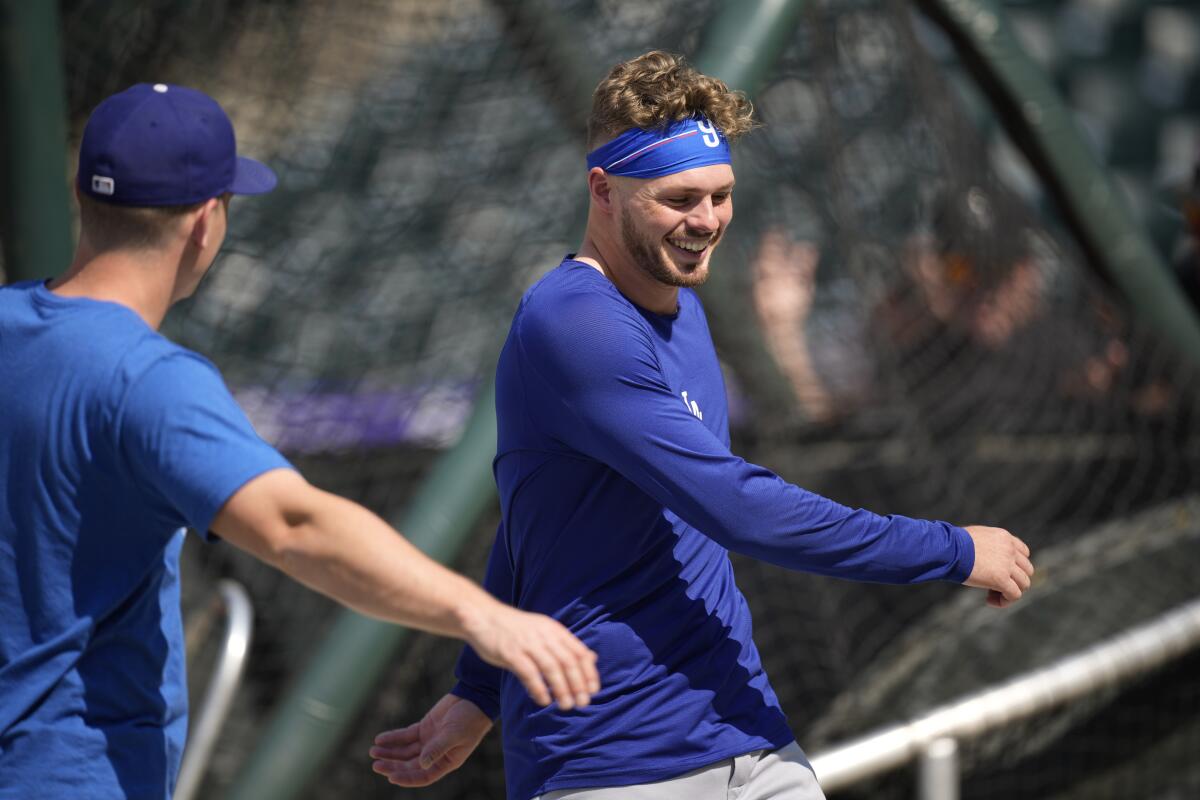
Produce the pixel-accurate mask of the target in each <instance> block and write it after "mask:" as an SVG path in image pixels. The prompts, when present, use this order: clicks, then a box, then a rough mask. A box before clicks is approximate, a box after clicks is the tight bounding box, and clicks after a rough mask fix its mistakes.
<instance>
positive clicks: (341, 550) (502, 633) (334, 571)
mask: <svg viewBox="0 0 1200 800" xmlns="http://www.w3.org/2000/svg"><path fill="white" fill-rule="evenodd" d="M211 527H212V530H213V531H214V532H215V533H217V534H218V535H220V536H221V537H222V538H224V539H226V540H228V541H229V542H231V543H232V544H234V545H236V546H238V547H240V548H242V549H244V550H246V551H248V552H250V553H251V554H253V555H255V556H257V557H258V558H260V559H262V560H263V561H265V562H267V563H268V564H271V565H272V566H275V567H277V568H279V569H280V570H282V571H284V572H286V573H287V574H288V575H290V576H291V577H293V578H295V579H296V580H298V581H300V582H301V583H303V584H305V585H306V586H309V587H311V588H313V589H316V590H317V591H319V592H321V593H323V594H326V595H328V596H329V597H332V598H333V599H335V600H338V601H339V602H341V603H344V604H345V605H347V606H349V607H351V608H353V609H355V610H356V611H359V612H360V613H363V614H367V615H369V616H373V617H377V618H379V619H383V620H386V621H388V622H394V623H398V624H401V625H408V626H411V627H414V628H419V629H421V630H425V631H429V632H431V633H437V634H441V635H444V636H453V637H455V638H459V639H464V640H466V641H467V642H468V643H469V644H470V645H471V646H472V648H474V650H475V652H477V653H478V654H479V657H480V658H482V659H483V660H484V661H486V662H488V663H489V664H493V665H496V666H499V667H503V668H505V669H508V670H511V671H512V672H513V673H514V674H515V675H516V676H517V677H518V678H519V679H520V681H521V683H522V684H523V685H524V686H525V688H526V690H527V691H528V692H529V694H530V696H531V697H532V698H533V699H534V700H536V701H537V702H539V703H541V704H542V705H546V704H548V703H550V702H551V700H552V699H553V700H556V701H557V702H558V703H559V705H561V706H562V707H564V708H571V707H573V706H575V705H586V704H587V700H588V698H590V697H591V695H592V694H593V693H594V692H596V691H597V690H598V689H599V686H600V683H599V677H598V676H597V673H596V666H595V660H596V657H595V654H594V653H593V652H592V651H591V650H589V649H588V648H587V647H586V646H585V645H583V644H582V643H581V642H580V641H579V640H578V639H576V638H575V637H574V636H573V635H572V634H571V633H570V632H569V631H567V629H566V628H564V627H563V626H562V625H560V624H559V623H558V622H556V621H554V620H552V619H550V618H549V617H545V616H542V615H540V614H530V613H527V612H524V611H519V610H517V609H515V608H512V607H510V606H507V605H504V604H503V603H501V602H499V601H498V600H496V599H495V598H493V597H492V596H491V595H489V594H488V593H487V592H485V591H484V590H483V589H481V588H480V587H479V586H477V585H476V584H475V583H473V582H471V581H470V580H468V579H466V578H464V577H462V576H461V575H458V574H456V573H454V572H452V571H450V570H448V569H446V568H445V567H443V566H442V565H440V564H438V563H437V562H435V561H433V560H431V559H430V558H428V557H427V556H426V555H425V554H423V553H422V552H421V551H420V550H417V549H416V548H415V547H413V546H412V545H411V544H410V543H409V542H408V541H407V540H405V539H404V537H402V536H401V535H399V534H398V533H397V532H396V531H395V530H394V529H393V528H392V527H391V526H389V525H388V524H387V523H385V522H384V521H383V520H381V519H380V518H379V517H377V516H376V515H374V514H372V513H371V512H370V511H368V510H367V509H365V508H363V507H362V506H360V505H358V504H357V503H353V502H350V501H349V500H345V499H343V498H341V497H338V496H336V495H333V494H330V493H328V492H324V491H321V490H320V489H317V488H315V487H313V486H312V485H310V484H309V483H308V482H307V481H305V480H304V479H303V478H302V477H301V476H300V475H299V474H297V473H296V472H293V471H292V470H287V469H280V470H273V471H270V472H267V473H264V474H262V475H259V476H258V477H256V478H254V479H253V480H251V481H250V482H249V483H247V484H246V485H245V486H243V487H242V488H241V489H239V490H238V491H237V492H236V493H234V495H233V496H232V497H231V498H230V499H229V500H228V501H227V502H226V503H225V505H224V506H223V507H222V508H221V510H220V511H219V512H218V513H217V515H216V517H215V519H214V520H213V523H212V526H211Z"/></svg>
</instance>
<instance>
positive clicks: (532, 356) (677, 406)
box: [518, 293, 1032, 602]
mask: <svg viewBox="0 0 1200 800" xmlns="http://www.w3.org/2000/svg"><path fill="white" fill-rule="evenodd" d="M553 311H554V313H553V314H551V313H547V312H546V311H544V310H542V309H540V308H538V309H535V310H534V311H527V312H526V315H525V316H524V317H523V319H522V324H521V327H520V329H519V330H518V335H519V340H518V341H519V345H520V347H521V355H522V358H521V362H520V363H521V367H522V369H523V373H522V377H523V379H524V380H525V381H526V382H527V383H529V384H530V385H532V386H533V387H535V388H534V389H531V390H530V391H528V392H527V393H526V395H525V396H526V398H527V399H528V401H529V402H530V403H531V404H533V405H534V407H533V408H531V409H530V410H529V413H530V414H531V415H533V416H535V417H536V419H537V420H538V424H539V425H540V426H543V427H544V428H545V429H546V431H547V432H548V433H549V434H550V435H551V436H553V437H554V438H556V439H558V440H560V441H563V442H565V443H567V444H569V445H570V446H571V447H572V448H574V449H575V450H578V451H579V452H582V453H584V454H586V455H588V456H590V457H592V458H594V459H596V460H597V461H600V462H602V463H604V464H606V465H608V466H610V467H612V468H613V469H614V470H616V471H617V472H619V473H620V474H621V475H622V476H624V477H625V478H626V479H628V480H629V481H631V482H633V483H634V484H636V485H637V486H638V487H639V488H641V489H642V490H643V491H644V492H646V493H647V494H648V495H650V496H651V497H653V498H654V499H655V500H656V501H658V502H659V503H661V504H662V505H663V506H664V507H666V508H669V509H671V511H673V512H674V513H675V514H677V515H678V516H679V517H681V518H682V519H683V520H684V521H685V522H687V523H688V524H689V525H691V526H692V527H694V528H695V529H696V530H698V531H701V532H703V533H704V534H705V535H707V536H709V537H710V538H712V539H714V540H715V541H717V542H718V543H720V544H721V545H723V546H724V547H726V548H728V549H729V550H732V551H735V552H740V553H743V554H745V555H749V556H751V557H754V558H758V559H762V560H764V561H769V562H771V563H774V564H778V565H780V566H783V567H788V568H791V569H799V570H804V571H807V572H815V573H818V574H823V575H830V576H835V577H841V578H849V579H853V580H865V581H877V582H884V583H916V582H920V581H929V580H949V581H954V582H957V583H966V582H970V584H971V585H977V586H981V587H983V588H987V589H988V590H989V591H992V590H994V591H1000V592H1002V593H1003V595H1004V597H1005V598H1006V599H1007V600H1008V601H1009V602H1011V601H1012V600H1015V599H1016V598H1017V597H1019V596H1020V594H1019V591H1020V590H1022V589H1023V587H1022V585H1021V584H1022V582H1024V583H1025V585H1028V584H1027V579H1028V573H1027V572H1026V571H1025V570H1023V569H1020V570H1019V571H1020V572H1022V573H1023V574H1024V575H1025V578H1024V579H1021V578H1018V577H1016V575H1015V573H1014V572H1013V569H1018V566H1017V562H1016V557H1015V555H1014V556H1013V557H1012V558H1011V559H1010V561H1009V562H1008V563H1007V564H1000V563H993V562H994V559H993V556H996V557H999V555H1000V553H999V551H997V552H993V551H992V550H990V549H987V550H984V551H983V552H984V554H985V559H984V563H981V564H980V565H979V568H978V569H976V565H975V558H976V547H977V541H978V540H979V538H980V536H976V535H972V533H970V532H968V531H966V530H964V529H963V528H961V527H958V526H955V525H951V524H949V523H946V522H941V521H936V520H923V519H914V518H910V517H903V516H898V515H891V516H882V515H879V514H874V513H872V512H870V511H867V510H865V509H855V508H848V507H846V506H843V505H841V504H839V503H836V502H834V501H832V500H830V499H828V498H825V497H822V496H820V495H817V494H814V493H812V492H808V491H806V490H804V489H801V488H800V487H798V486H795V485H793V484H790V483H788V482H787V481H784V480H782V479H781V478H780V477H779V476H777V475H775V474H774V473H772V472H771V471H770V470H767V469H765V468H763V467H760V466H756V465H754V464H750V463H748V462H746V461H745V460H744V459H741V458H738V457H737V456H735V455H734V454H733V453H732V452H731V451H730V449H729V443H728V441H727V440H726V439H723V438H722V437H721V436H718V433H717V432H716V431H714V430H712V429H710V427H709V425H707V424H706V423H705V422H704V421H703V420H702V419H699V418H697V416H696V415H694V414H693V413H691V412H690V411H689V409H688V408H687V406H686V405H685V403H684V402H682V401H681V400H680V398H679V397H678V396H677V395H676V392H675V390H674V389H673V388H672V386H671V385H670V382H669V380H668V379H667V378H666V376H665V373H664V371H663V368H662V367H661V365H660V364H659V361H658V354H657V351H656V349H655V346H654V343H653V342H652V341H651V340H650V337H649V335H648V333H647V332H646V330H645V326H644V325H643V323H642V321H641V319H640V317H638V316H637V314H636V312H635V311H634V310H633V309H625V308H623V307H622V306H619V305H616V304H613V303H611V302H606V301H605V300H603V299H602V298H598V295H587V294H583V293H580V294H577V295H572V296H570V297H568V298H567V299H566V300H564V301H562V302H560V303H559V304H557V305H556V306H555V308H554V309H553ZM561 319H571V320H572V321H573V324H572V325H569V326H567V325H563V324H561V323H560V320H561ZM989 530H992V531H995V533H994V534H992V535H990V536H988V537H986V538H987V539H988V540H989V542H991V541H992V540H996V543H997V544H998V546H999V543H1000V542H1001V541H1004V542H1006V544H1004V545H1003V547H1001V549H1002V550H1004V549H1007V550H1008V551H1009V552H1011V553H1015V551H1016V550H1019V549H1020V548H1023V547H1024V545H1023V544H1021V545H1018V543H1017V540H1015V537H1011V535H1010V534H1008V533H1007V532H1005V531H1000V530H999V529H989ZM1022 557H1024V558H1025V559H1026V560H1028V555H1027V549H1026V553H1024V554H1022ZM1030 569H1032V567H1031V566H1030Z"/></svg>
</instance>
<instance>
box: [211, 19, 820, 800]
mask: <svg viewBox="0 0 1200 800" xmlns="http://www.w3.org/2000/svg"><path fill="white" fill-rule="evenodd" d="M503 5H504V6H505V7H506V8H507V10H508V11H509V12H510V13H515V12H514V9H517V8H518V6H514V5H512V4H511V3H507V2H506V3H505V4H503ZM801 6H802V3H801V2H799V0H786V1H783V2H781V0H762V1H761V2H738V1H737V0H730V1H729V2H727V3H726V5H725V7H724V9H723V10H722V11H721V12H720V13H718V14H717V15H716V16H715V17H714V19H713V21H712V23H711V24H710V28H709V31H708V33H709V36H708V37H707V38H706V41H707V42H708V44H707V45H706V46H705V47H703V48H702V51H701V53H700V55H699V56H698V58H697V59H696V63H697V64H698V65H699V66H700V68H701V69H704V70H705V71H709V70H711V71H710V72H709V74H712V75H715V76H716V77H720V78H721V79H722V80H724V81H725V82H726V83H728V84H729V85H731V86H735V87H739V88H742V89H743V90H744V91H746V92H747V93H751V94H752V93H753V92H754V91H756V90H757V89H758V88H759V87H760V86H761V83H762V81H763V79H764V78H765V76H766V74H767V71H768V70H769V68H770V67H771V65H772V64H773V63H774V61H775V60H776V59H777V58H778V56H779V54H780V53H781V52H782V49H783V46H784V45H785V44H786V41H787V37H788V35H789V34H790V33H791V32H792V31H793V29H794V25H795V21H796V19H797V17H798V13H799V10H800V7H801ZM540 12H541V13H542V14H543V15H550V14H552V13H554V12H553V9H550V8H548V7H547V8H542V9H540ZM514 20H515V18H514ZM557 24H558V23H557V22H555V21H554V20H546V19H543V20H542V22H541V23H539V25H538V26H537V28H536V30H541V31H543V32H547V31H554V30H556V29H557V28H556V25H557ZM739 31H742V32H743V33H744V35H741V34H739ZM556 52H557V51H556ZM552 55H553V54H552ZM556 58H558V59H559V60H563V61H569V62H571V63H573V64H575V66H574V67H573V68H572V70H571V72H572V75H571V76H570V78H571V80H570V81H569V82H568V85H569V86H572V87H573V86H575V84H577V83H578V81H577V79H576V78H577V76H578V75H579V74H582V73H584V72H588V71H589V70H585V69H584V67H583V66H581V65H579V63H578V60H577V59H575V60H574V61H572V60H571V59H568V58H567V56H566V55H564V54H563V53H561V52H557V56H556ZM596 74H597V75H599V74H600V73H598V72H597V73H596ZM564 94H565V95H566V98H574V100H575V103H574V104H575V105H578V103H579V98H580V97H581V96H582V95H581V94H580V93H579V92H578V91H577V90H572V91H568V92H566V93H564ZM572 116H573V115H570V114H568V116H567V119H568V120H570V121H571V124H572V126H574V125H575V124H576V123H575V122H574V120H573V119H572ZM580 135H581V136H582V131H581V132H580ZM495 452H496V417H495V387H494V386H490V385H489V387H488V389H487V391H485V392H484V393H483V395H482V396H481V397H480V398H479V402H478V404H477V405H476V407H475V411H474V414H473V416H472V418H471V421H470V423H469V424H468V426H467V430H466V432H465V433H464V434H463V437H462V439H461V440H460V441H459V443H458V444H457V445H456V446H455V447H454V449H453V450H451V451H450V452H449V453H447V454H446V455H445V456H444V457H443V458H442V460H441V461H439V462H438V465H437V467H436V468H435V469H434V472H433V473H432V475H431V476H430V478H429V480H428V482H427V484H426V485H425V487H424V488H423V489H422V491H421V493H420V494H419V495H418V497H417V499H416V501H415V503H414V505H413V508H412V510H411V512H410V513H409V514H408V515H407V516H406V517H405V518H404V519H403V520H402V521H401V522H400V524H399V525H398V526H397V527H399V529H400V530H401V531H403V532H404V533H405V534H406V535H407V536H409V538H410V540H411V541H412V542H413V544H415V545H416V546H417V547H419V548H420V549H422V550H423V551H425V553H427V554H428V555H430V556H431V557H433V558H435V559H437V560H439V561H442V562H451V561H453V560H454V559H455V557H456V556H457V554H458V552H459V551H460V550H461V548H462V546H463V545H464V544H465V542H466V540H467V538H468V537H469V536H470V534H471V531H472V529H473V527H474V525H475V523H476V521H477V520H478V519H479V517H480V516H481V515H482V514H483V512H484V510H485V509H486V508H487V506H488V505H489V504H490V503H491V502H492V501H493V498H494V492H495V486H494V484H493V481H492V474H491V460H492V456H493V455H494V454H495ZM407 634H408V632H407V631H406V630H405V629H403V628H399V627H396V626H392V625H387V624H385V623H382V622H377V621H375V620H370V619H367V618H365V617H362V616H359V615H358V614H353V613H350V612H346V613H344V614H343V615H342V616H341V617H340V618H339V619H338V620H337V622H336V623H335V625H334V627H333V630H332V632H331V633H330V634H329V635H328V636H327V637H326V639H325V641H324V642H322V644H321V646H320V649H319V650H318V651H317V653H316V656H315V658H314V659H313V661H312V662H311V663H310V665H309V666H308V668H307V669H306V670H305V672H304V673H303V674H302V675H301V677H300V679H299V681H298V682H297V684H296V685H295V686H294V687H293V688H292V689H291V690H290V691H289V693H288V695H287V696H286V697H285V698H284V699H283V700H282V701H281V703H280V707H279V710H278V711H277V712H276V713H275V715H274V717H273V718H272V720H271V721H270V722H269V723H268V725H267V727H266V729H265V730H264V732H263V733H262V735H261V736H260V737H259V741H260V745H259V747H258V749H257V750H256V751H255V752H254V753H253V754H252V755H251V757H250V759H249V760H248V761H247V765H246V767H245V768H244V769H243V771H242V772H241V774H240V775H239V776H238V778H237V780H236V782H235V784H234V786H233V788H232V790H231V791H230V793H229V797H230V798H231V800H290V798H294V797H296V796H298V795H299V794H300V793H301V792H303V791H304V790H305V788H307V787H308V786H309V785H310V784H311V782H312V780H313V776H314V775H315V774H316V773H317V771H318V770H319V769H320V768H321V766H322V764H324V763H325V761H326V759H327V758H328V757H329V755H330V754H331V753H332V751H333V749H334V748H335V747H336V746H337V744H338V742H339V741H340V740H341V738H342V736H343V735H344V733H345V731H346V729H347V727H348V725H349V724H350V723H351V722H352V721H353V720H354V719H355V717H356V715H357V714H358V712H359V710H360V708H361V707H362V705H363V703H364V702H365V701H366V699H367V698H368V697H369V696H370V695H371V693H372V692H373V691H374V688H375V685H376V683H377V682H378V680H379V677H380V676H381V675H382V674H383V671H384V670H385V669H386V667H387V665H388V663H390V662H391V660H392V659H394V658H395V657H396V654H397V653H398V651H399V649H400V647H401V646H402V645H403V643H404V642H405V641H406V639H407ZM364 768H365V767H364Z"/></svg>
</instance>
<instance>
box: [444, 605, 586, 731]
mask: <svg viewBox="0 0 1200 800" xmlns="http://www.w3.org/2000/svg"><path fill="white" fill-rule="evenodd" d="M466 640H467V642H468V643H469V644H470V645H471V646H472V647H473V648H475V652H476V653H478V654H479V657H480V658H482V659H483V660H484V661H486V662H488V663H489V664H492V665H494V666H497V667H502V668H504V669H507V670H510V671H511V672H512V673H513V674H514V675H516V676H517V679H518V680H520V681H521V683H522V685H524V687H525V691H527V692H529V696H530V697H532V698H533V700H534V701H535V702H537V703H540V704H541V705H544V706H545V705H549V704H550V701H551V699H552V698H551V695H553V700H556V701H557V702H558V706H559V708H561V709H563V710H564V711H569V710H570V709H572V708H575V707H576V706H578V707H580V708H582V707H583V706H586V705H587V704H588V703H589V702H590V701H591V697H592V695H593V694H595V693H596V692H598V691H600V676H599V674H598V673H597V672H596V654H595V653H593V652H592V651H591V650H589V649H588V647H587V646H586V645H585V644H584V643H583V642H581V641H579V640H578V639H576V638H575V636H574V635H572V634H571V632H570V631H568V630H567V629H566V628H565V627H563V626H562V625H561V624H559V623H558V622H557V621H555V620H553V619H551V618H550V617H547V616H544V615H542V614H530V613H528V612H526V611H519V610H517V609H515V608H512V607H511V606H507V605H505V604H503V603H499V602H495V603H490V604H489V605H488V606H487V607H486V608H485V609H484V610H483V612H482V613H481V614H476V615H474V616H472V618H471V619H470V620H469V621H468V622H467V623H466ZM547 684H549V690H547Z"/></svg>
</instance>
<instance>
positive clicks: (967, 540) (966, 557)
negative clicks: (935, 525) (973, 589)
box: [942, 522, 975, 583]
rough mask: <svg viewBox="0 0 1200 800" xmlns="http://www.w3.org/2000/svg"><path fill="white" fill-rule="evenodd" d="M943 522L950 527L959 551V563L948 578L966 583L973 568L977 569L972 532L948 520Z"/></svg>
mask: <svg viewBox="0 0 1200 800" xmlns="http://www.w3.org/2000/svg"><path fill="white" fill-rule="evenodd" d="M942 524H943V525H945V526H946V527H947V528H948V529H949V531H950V536H951V537H952V538H953V540H954V544H955V549H956V550H957V551H958V563H957V565H956V566H955V567H954V569H953V570H952V571H951V572H950V574H949V575H947V576H946V579H947V580H951V581H954V582H955V583H965V582H966V580H967V578H969V577H971V570H973V569H975V540H974V539H972V538H971V534H969V533H967V532H966V531H965V530H964V529H962V528H960V527H958V526H957V525H951V524H950V523H948V522H943V523H942Z"/></svg>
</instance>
